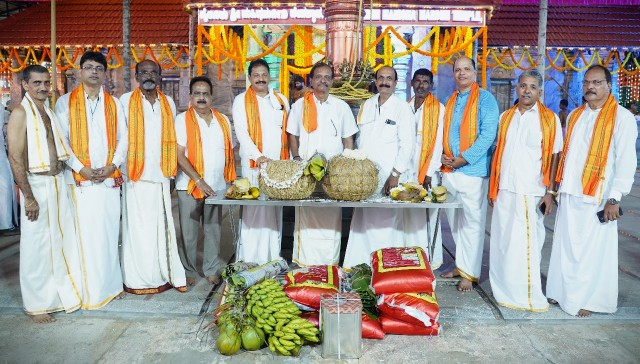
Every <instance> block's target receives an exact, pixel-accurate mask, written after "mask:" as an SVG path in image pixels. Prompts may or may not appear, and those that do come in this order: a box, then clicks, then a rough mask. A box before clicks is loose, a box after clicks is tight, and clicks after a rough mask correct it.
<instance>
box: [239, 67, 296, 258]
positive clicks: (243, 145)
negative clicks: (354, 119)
mask: <svg viewBox="0 0 640 364" xmlns="http://www.w3.org/2000/svg"><path fill="white" fill-rule="evenodd" d="M248 78H249V81H250V82H251V86H250V87H249V88H248V89H247V91H246V92H243V93H241V94H240V95H238V96H236V98H235V100H234V101H233V108H232V117H233V123H234V126H235V132H236V136H237V137H238V142H239V143H240V160H241V164H242V177H247V178H249V180H250V181H251V185H252V186H258V175H259V174H260V166H261V165H262V164H263V163H266V162H268V161H270V160H272V159H289V146H288V143H287V133H286V122H287V113H288V111H289V103H288V102H287V98H286V97H284V95H282V94H280V93H278V92H275V91H274V90H273V89H272V88H271V87H269V82H270V81H271V76H270V75H269V64H268V63H267V62H266V61H265V60H264V59H256V60H254V61H251V63H249V67H248ZM281 232H282V207H276V206H247V207H245V208H244V209H243V210H242V226H241V227H240V241H239V244H238V247H237V252H238V256H237V257H236V258H237V259H241V260H244V261H247V262H255V263H260V264H263V263H266V262H268V261H270V260H273V259H276V258H278V257H279V256H280V235H281Z"/></svg>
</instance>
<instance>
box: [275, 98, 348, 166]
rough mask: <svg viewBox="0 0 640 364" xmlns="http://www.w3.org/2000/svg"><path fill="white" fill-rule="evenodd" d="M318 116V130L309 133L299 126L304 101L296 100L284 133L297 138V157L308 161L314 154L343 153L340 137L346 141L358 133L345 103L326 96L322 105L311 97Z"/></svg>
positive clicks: (333, 154) (332, 154) (330, 156)
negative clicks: (298, 144)
mask: <svg viewBox="0 0 640 364" xmlns="http://www.w3.org/2000/svg"><path fill="white" fill-rule="evenodd" d="M313 100H314V102H315V104H316V111H317V115H318V122H317V124H318V128H317V129H316V130H315V131H313V132H312V133H311V134H309V133H307V131H306V130H305V129H304V126H303V125H302V121H303V114H304V98H301V99H298V100H297V101H296V102H295V103H294V104H293V106H292V107H291V113H290V114H289V121H288V122H287V132H288V133H289V134H292V135H295V136H298V137H300V147H299V148H298V153H299V155H300V158H302V159H305V160H306V159H309V158H311V157H312V156H313V155H314V154H315V153H316V152H318V153H321V154H323V155H324V156H325V158H327V160H329V159H331V158H332V157H334V156H336V155H338V154H340V153H342V151H343V149H344V147H343V144H342V138H347V137H350V136H352V135H354V134H355V133H357V132H358V126H357V125H356V120H355V118H354V117H353V112H352V111H351V108H350V107H349V105H347V103H346V102H344V101H342V100H340V99H338V98H336V97H333V96H331V95H329V97H328V98H327V100H326V101H325V102H322V103H321V102H320V100H318V99H317V98H316V96H315V95H314V96H313Z"/></svg>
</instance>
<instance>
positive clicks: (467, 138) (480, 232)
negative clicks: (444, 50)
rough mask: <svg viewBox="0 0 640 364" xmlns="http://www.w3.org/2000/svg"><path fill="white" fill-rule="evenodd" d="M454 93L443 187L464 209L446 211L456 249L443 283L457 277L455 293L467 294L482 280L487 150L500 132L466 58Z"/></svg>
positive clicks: (457, 66) (456, 73) (491, 102)
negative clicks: (454, 261)
mask: <svg viewBox="0 0 640 364" xmlns="http://www.w3.org/2000/svg"><path fill="white" fill-rule="evenodd" d="M453 77H454V79H455V82H456V86H457V90H456V91H454V93H453V95H451V97H450V98H449V101H447V104H446V105H445V116H444V135H443V149H444V153H443V155H442V171H443V172H445V173H444V175H443V181H442V184H443V185H444V186H445V187H446V188H447V190H448V191H449V193H450V194H451V196H452V197H453V198H455V199H457V200H458V201H460V202H462V209H455V210H453V209H447V210H446V213H447V220H448V221H449V225H450V226H451V233H452V235H453V240H454V242H455V243H456V266H455V268H454V269H453V270H452V271H450V272H447V273H444V274H442V277H443V278H453V277H458V276H459V277H461V280H460V283H459V284H458V290H459V291H461V292H468V291H471V289H472V288H473V282H478V279H479V278H480V268H481V265H482V252H483V248H484V230H485V221H486V216H487V199H486V198H485V196H486V195H487V189H488V181H489V179H488V178H487V176H488V175H489V168H490V166H491V150H490V148H491V146H492V145H493V143H494V140H495V138H496V133H497V130H498V117H499V111H498V103H497V102H496V99H495V98H494V97H493V95H491V93H489V92H488V91H485V90H483V89H480V87H479V86H478V84H477V83H476V77H477V71H476V67H475V62H474V61H473V60H472V59H470V58H467V57H461V58H459V59H457V60H456V61H455V63H454V65H453Z"/></svg>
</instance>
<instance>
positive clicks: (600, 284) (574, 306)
mask: <svg viewBox="0 0 640 364" xmlns="http://www.w3.org/2000/svg"><path fill="white" fill-rule="evenodd" d="M582 92H583V94H584V98H585V99H586V100H587V103H586V104H584V105H582V106H581V107H578V108H577V109H575V110H573V111H572V112H571V113H570V114H569V118H568V120H567V135H566V138H565V142H564V147H563V149H562V154H561V156H560V163H559V165H558V173H557V174H556V181H557V182H559V183H560V189H559V190H558V192H559V194H560V195H559V201H558V213H557V216H556V224H555V226H556V229H555V233H554V236H553V248H552V250H551V260H550V262H549V274H548V276H547V297H548V298H549V299H551V300H552V301H551V302H552V303H556V302H557V303H559V304H560V307H561V308H562V309H563V310H564V311H565V312H567V313H568V314H570V315H577V316H579V317H587V316H590V315H591V312H605V313H611V312H615V311H616V310H617V306H618V223H617V220H618V218H620V212H619V211H621V210H620V204H621V202H620V199H621V198H622V196H624V195H626V194H628V193H629V192H630V191H631V186H632V185H633V180H634V174H635V171H636V166H637V156H636V149H635V143H636V139H637V137H638V126H637V125H636V121H635V118H634V117H633V115H632V114H631V113H630V112H629V111H628V110H627V109H625V108H624V107H622V106H620V105H618V103H617V101H616V100H615V98H614V97H613V95H612V94H611V72H609V70H608V69H607V68H604V67H602V66H600V65H595V66H591V67H589V68H588V69H587V72H586V73H585V75H584V80H583V81H582ZM598 211H603V216H602V217H603V222H600V221H599V220H598V217H597V216H596V214H597V213H598Z"/></svg>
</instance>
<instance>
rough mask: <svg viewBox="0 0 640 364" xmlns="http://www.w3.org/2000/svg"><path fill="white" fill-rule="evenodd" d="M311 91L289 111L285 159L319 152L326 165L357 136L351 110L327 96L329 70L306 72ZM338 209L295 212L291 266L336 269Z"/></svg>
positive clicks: (316, 67)
mask: <svg viewBox="0 0 640 364" xmlns="http://www.w3.org/2000/svg"><path fill="white" fill-rule="evenodd" d="M309 80H310V82H311V88H312V90H313V92H307V93H306V94H305V95H304V97H302V98H301V99H300V100H298V101H297V102H296V103H295V104H293V107H292V108H291V114H290V115H289V122H288V123H287V132H288V133H289V145H290V147H291V155H292V156H293V158H294V159H297V160H308V159H310V158H311V157H312V156H313V155H314V154H316V153H320V154H322V155H324V156H325V158H326V159H327V161H328V160H330V159H331V158H333V157H334V156H336V155H339V154H340V153H342V151H343V150H344V149H345V148H347V149H353V138H352V136H353V135H354V134H355V133H357V132H358V127H357V126H356V121H355V119H354V117H353V113H352V112H351V108H349V105H347V103H346V102H344V101H342V100H340V99H338V98H336V97H333V96H331V95H329V89H330V88H331V86H332V85H333V68H331V67H330V66H329V65H327V64H326V63H316V64H315V65H314V66H313V67H312V68H311V71H310V73H309ZM341 229H342V209H341V208H340V207H317V208H315V207H296V217H295V227H294V231H293V259H292V260H293V261H294V262H295V263H297V264H299V265H303V266H304V265H321V264H334V265H337V264H339V260H340V242H341V237H342V231H341Z"/></svg>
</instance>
